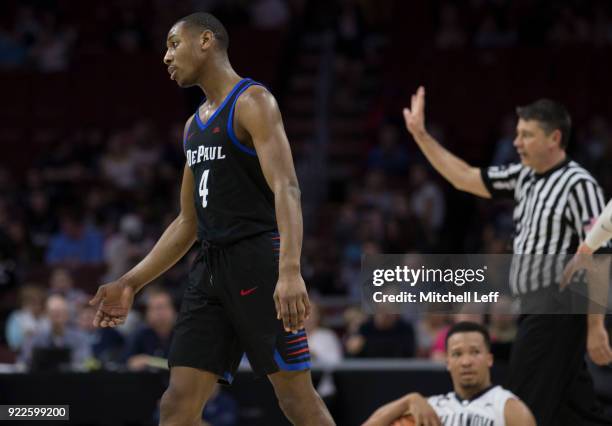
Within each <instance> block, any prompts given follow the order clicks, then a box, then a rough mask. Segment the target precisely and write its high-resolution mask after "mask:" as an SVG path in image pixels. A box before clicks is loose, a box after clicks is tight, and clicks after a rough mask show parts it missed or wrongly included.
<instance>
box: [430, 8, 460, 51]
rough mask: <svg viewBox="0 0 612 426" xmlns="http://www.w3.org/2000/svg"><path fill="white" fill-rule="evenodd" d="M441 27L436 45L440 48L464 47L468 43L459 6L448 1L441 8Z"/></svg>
mask: <svg viewBox="0 0 612 426" xmlns="http://www.w3.org/2000/svg"><path fill="white" fill-rule="evenodd" d="M439 20H440V23H439V27H438V32H437V34H436V46H437V47H438V48H440V49H453V48H458V47H463V46H465V45H466V43H467V35H466V33H465V30H464V28H463V25H462V23H461V20H460V17H459V11H458V8H457V6H455V5H454V4H452V3H450V2H448V3H444V4H443V5H442V7H441V9H440V14H439Z"/></svg>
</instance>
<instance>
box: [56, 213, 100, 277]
mask: <svg viewBox="0 0 612 426" xmlns="http://www.w3.org/2000/svg"><path fill="white" fill-rule="evenodd" d="M60 226H61V230H60V232H59V233H57V234H55V235H54V236H53V237H52V238H51V242H50V244H49V248H48V249H47V255H46V261H47V264H50V265H57V264H63V265H67V266H78V265H80V264H99V263H101V262H102V261H103V243H104V239H103V237H102V234H101V233H100V232H99V231H98V230H97V229H96V228H94V227H93V226H91V225H88V224H85V223H84V222H83V218H82V217H81V215H80V212H79V211H77V210H75V209H71V210H67V211H65V212H64V213H63V214H62V216H61V219H60Z"/></svg>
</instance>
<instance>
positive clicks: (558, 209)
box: [481, 159, 605, 294]
mask: <svg viewBox="0 0 612 426" xmlns="http://www.w3.org/2000/svg"><path fill="white" fill-rule="evenodd" d="M481 175H482V179H483V181H484V183H485V186H486V187H487V189H488V190H489V193H490V194H491V196H492V197H493V198H513V199H514V201H515V202H516V206H515V208H514V213H513V221H514V240H513V251H514V254H515V255H519V256H515V257H514V259H513V263H512V269H511V272H510V286H511V289H512V292H513V293H514V294H524V293H527V292H529V291H535V290H538V289H539V288H540V287H542V286H543V287H548V286H550V285H551V284H553V283H558V281H559V277H560V274H561V272H562V270H563V257H564V256H558V257H555V256H549V255H559V254H561V255H565V254H573V253H574V252H575V251H576V249H577V248H578V245H579V244H580V241H582V240H584V238H585V236H586V233H587V232H588V230H589V227H590V226H592V225H593V224H594V223H595V221H596V220H597V217H598V216H599V215H600V214H601V212H602V210H603V208H604V205H605V203H604V197H603V191H602V189H601V187H600V186H599V184H598V183H597V181H596V180H595V178H593V176H591V174H590V173H589V172H588V171H587V170H586V169H584V168H583V167H581V166H580V165H579V164H578V163H576V162H575V161H572V160H570V159H566V160H564V161H563V162H561V163H560V164H558V165H557V166H555V167H553V168H552V169H550V170H548V171H546V172H545V173H536V172H535V171H534V170H533V169H531V168H529V167H526V166H524V165H522V164H520V163H517V164H510V165H506V166H492V167H488V168H483V169H481ZM536 265H537V266H538V267H536Z"/></svg>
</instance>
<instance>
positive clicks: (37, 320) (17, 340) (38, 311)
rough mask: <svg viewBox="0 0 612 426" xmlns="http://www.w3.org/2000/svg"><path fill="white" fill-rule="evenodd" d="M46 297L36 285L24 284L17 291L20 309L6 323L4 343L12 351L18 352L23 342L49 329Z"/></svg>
mask: <svg viewBox="0 0 612 426" xmlns="http://www.w3.org/2000/svg"><path fill="white" fill-rule="evenodd" d="M46 297H47V292H46V291H45V289H44V288H43V287H41V286H40V285H38V284H33V283H31V284H26V285H24V286H23V287H21V288H20V289H19V301H20V305H21V307H20V308H19V309H17V310H15V311H13V312H11V314H10V315H9V317H8V319H7V321H6V341H7V343H8V345H9V347H10V348H11V349H12V350H13V351H15V352H18V351H19V350H20V349H21V347H22V346H23V344H24V343H25V342H27V341H28V340H30V339H31V338H32V337H34V336H35V335H36V334H38V333H40V332H42V331H43V330H46V329H48V328H49V320H48V319H47V317H46V316H45V299H46Z"/></svg>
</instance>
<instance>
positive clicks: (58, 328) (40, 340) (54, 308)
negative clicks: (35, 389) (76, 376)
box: [20, 295, 91, 368]
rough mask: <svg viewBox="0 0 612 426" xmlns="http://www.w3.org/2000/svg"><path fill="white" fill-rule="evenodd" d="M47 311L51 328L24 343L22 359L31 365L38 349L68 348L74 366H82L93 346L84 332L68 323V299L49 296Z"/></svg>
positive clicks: (89, 356)
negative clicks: (90, 345) (34, 353)
mask: <svg viewBox="0 0 612 426" xmlns="http://www.w3.org/2000/svg"><path fill="white" fill-rule="evenodd" d="M46 312H47V316H48V318H49V324H50V326H49V328H48V329H47V330H45V331H42V332H40V333H38V334H36V335H35V336H34V337H33V338H32V339H31V340H30V341H29V342H27V343H25V344H24V345H23V347H22V351H21V354H20V361H22V362H24V363H25V364H26V365H28V366H30V365H31V362H32V355H33V352H34V351H35V350H36V349H39V348H40V349H55V348H57V349H63V348H67V349H69V350H70V359H71V365H72V367H74V368H82V367H83V366H84V364H85V362H86V361H87V360H88V359H90V358H91V348H90V347H89V344H88V339H87V337H86V336H85V335H84V334H83V332H81V331H80V330H78V329H75V328H72V327H70V326H69V325H68V322H69V319H70V313H69V310H68V303H67V302H66V299H64V298H63V297H62V296H59V295H54V296H49V298H48V299H47V304H46Z"/></svg>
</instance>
